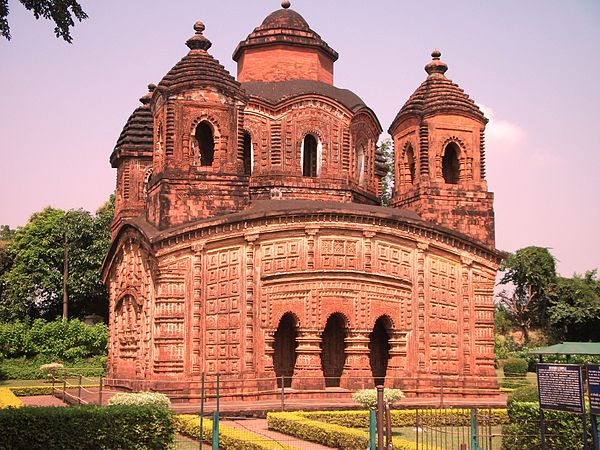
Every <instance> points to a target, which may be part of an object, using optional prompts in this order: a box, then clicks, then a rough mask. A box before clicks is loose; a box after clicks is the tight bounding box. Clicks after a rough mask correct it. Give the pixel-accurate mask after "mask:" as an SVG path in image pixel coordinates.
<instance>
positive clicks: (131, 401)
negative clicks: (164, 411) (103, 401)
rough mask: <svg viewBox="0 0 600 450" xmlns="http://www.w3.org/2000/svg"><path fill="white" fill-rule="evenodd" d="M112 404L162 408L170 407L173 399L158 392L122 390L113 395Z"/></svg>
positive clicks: (110, 401) (109, 402)
mask: <svg viewBox="0 0 600 450" xmlns="http://www.w3.org/2000/svg"><path fill="white" fill-rule="evenodd" d="M108 404H109V405H110V406H115V405H128V406H157V407H160V408H170V407H171V400H169V397H167V396H166V395H165V394H160V393H158V392H133V393H129V392H121V393H119V394H115V395H113V396H112V397H111V398H110V400H109V401H108Z"/></svg>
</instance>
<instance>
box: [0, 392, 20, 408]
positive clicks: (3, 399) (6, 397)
mask: <svg viewBox="0 0 600 450" xmlns="http://www.w3.org/2000/svg"><path fill="white" fill-rule="evenodd" d="M21 406H23V402H21V400H19V399H18V398H17V397H16V396H15V394H13V392H12V391H11V390H10V389H8V388H0V409H4V408H20V407H21Z"/></svg>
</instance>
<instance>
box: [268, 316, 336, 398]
mask: <svg viewBox="0 0 600 450" xmlns="http://www.w3.org/2000/svg"><path fill="white" fill-rule="evenodd" d="M297 340H298V347H296V366H295V368H294V377H293V378H292V388H294V389H325V378H324V376H323V368H322V366H321V330H317V329H314V328H300V329H299V330H298V337H297ZM272 360H273V359H272V358H271V361H272Z"/></svg>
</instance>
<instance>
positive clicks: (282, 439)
mask: <svg viewBox="0 0 600 450" xmlns="http://www.w3.org/2000/svg"><path fill="white" fill-rule="evenodd" d="M219 423H220V424H222V425H228V426H230V427H235V428H237V429H239V430H242V431H251V432H253V433H255V434H258V435H261V436H265V437H268V438H270V439H273V440H274V441H277V442H279V443H280V444H285V445H292V446H294V447H297V448H299V449H310V450H330V449H331V447H325V446H324V445H320V444H315V443H314V442H307V441H303V440H301V439H298V438H296V437H294V436H288V435H287V434H282V433H277V432H276V431H271V430H269V429H268V427H267V420H266V419H244V420H221V421H219Z"/></svg>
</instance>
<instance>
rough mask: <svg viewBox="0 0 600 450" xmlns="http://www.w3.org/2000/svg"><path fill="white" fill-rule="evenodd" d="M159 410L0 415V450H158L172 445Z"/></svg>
mask: <svg viewBox="0 0 600 450" xmlns="http://www.w3.org/2000/svg"><path fill="white" fill-rule="evenodd" d="M173 436H174V426H173V415H172V413H171V412H170V411H168V410H166V409H164V408H155V407H142V406H136V407H132V406H112V407H110V408H103V407H99V406H81V407H70V408H28V407H25V408H19V409H13V408H9V409H3V410H0V448H23V449H25V448H26V449H29V450H38V449H39V450H46V449H75V448H80V449H107V450H109V449H110V450H112V449H122V450H130V449H131V450H142V449H150V450H162V449H165V448H169V446H170V445H172V443H173Z"/></svg>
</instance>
